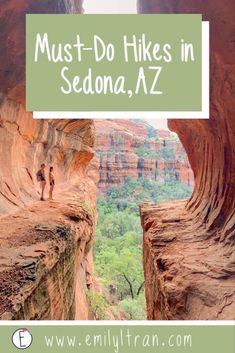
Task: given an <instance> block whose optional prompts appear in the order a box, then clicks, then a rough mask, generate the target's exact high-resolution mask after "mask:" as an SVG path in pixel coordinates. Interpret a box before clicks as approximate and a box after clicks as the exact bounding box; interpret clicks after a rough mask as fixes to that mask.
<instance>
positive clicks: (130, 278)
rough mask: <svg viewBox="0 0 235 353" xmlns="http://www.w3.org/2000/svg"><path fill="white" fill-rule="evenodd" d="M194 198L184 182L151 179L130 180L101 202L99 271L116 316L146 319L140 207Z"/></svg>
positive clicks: (97, 252)
mask: <svg viewBox="0 0 235 353" xmlns="http://www.w3.org/2000/svg"><path fill="white" fill-rule="evenodd" d="M190 194H191V188H190V187H188V186H187V185H186V184H183V183H180V182H171V181H170V182H167V183H165V184H161V185H159V184H157V183H156V182H155V181H153V180H149V179H144V178H140V179H138V180H134V179H132V178H127V179H126V181H125V184H124V185H123V187H122V188H120V189H117V188H110V189H109V190H108V192H107V195H106V196H102V197H100V198H99V199H98V211H99V219H98V225H97V233H96V243H95V249H94V256H95V269H96V272H97V275H98V276H99V277H101V278H102V280H103V285H104V286H105V288H106V292H107V293H108V294H107V295H108V296H109V295H111V296H112V299H113V301H114V303H116V304H113V305H112V306H111V307H112V310H111V311H112V312H115V313H116V314H115V316H117V317H118V315H117V311H118V310H119V311H120V312H122V313H124V315H125V317H126V318H127V319H130V320H134V319H135V320H142V319H145V317H146V313H145V301H144V288H143V287H144V286H143V284H144V283H143V281H144V276H143V266H142V229H141V226H140V217H139V204H140V203H141V202H142V201H143V200H149V201H152V202H154V203H158V202H160V201H163V200H175V199H181V198H185V197H188V196H189V195H190ZM110 286H111V287H112V289H113V291H112V293H110V290H109V288H110ZM109 309H110V304H109ZM98 316H100V314H98Z"/></svg>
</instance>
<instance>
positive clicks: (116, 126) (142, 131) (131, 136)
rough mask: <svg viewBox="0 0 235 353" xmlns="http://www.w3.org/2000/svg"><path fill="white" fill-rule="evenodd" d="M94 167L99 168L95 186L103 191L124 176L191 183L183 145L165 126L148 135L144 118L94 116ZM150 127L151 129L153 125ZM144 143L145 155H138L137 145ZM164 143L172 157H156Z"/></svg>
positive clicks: (120, 180) (148, 127)
mask: <svg viewBox="0 0 235 353" xmlns="http://www.w3.org/2000/svg"><path fill="white" fill-rule="evenodd" d="M95 128H96V151H97V157H96V168H97V165H98V168H99V180H98V186H99V189H100V191H104V192H106V191H107V190H108V188H110V187H121V186H122V185H123V184H124V183H125V181H126V180H127V178H128V177H129V178H133V179H135V180H138V179H139V178H147V179H149V180H153V181H155V182H156V183H160V184H161V183H165V182H167V181H169V180H174V181H181V182H183V183H185V184H187V185H189V186H193V183H194V178H193V172H192V170H191V168H190V165H189V162H188V160H187V157H186V154H185V152H184V149H183V148H182V145H181V143H180V142H179V140H178V139H177V138H175V136H172V135H171V134H170V132H169V131H167V130H155V131H154V133H155V134H156V136H157V137H154V138H153V139H149V138H148V134H149V132H148V129H153V128H152V127H151V126H150V125H148V123H147V122H145V121H140V120H139V121H132V120H120V119H119V120H118V119H116V120H103V121H102V120H96V121H95ZM153 130H154V129H153ZM143 146H146V151H147V152H146V156H139V155H138V149H139V148H141V147H143ZM165 146H167V147H168V148H169V149H171V151H173V153H174V159H170V160H164V159H162V158H160V157H159V158H158V157H157V153H159V155H160V154H161V153H162V151H163V148H164V147H165Z"/></svg>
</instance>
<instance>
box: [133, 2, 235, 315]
mask: <svg viewBox="0 0 235 353" xmlns="http://www.w3.org/2000/svg"><path fill="white" fill-rule="evenodd" d="M138 3H139V5H138V6H139V11H140V12H142V13H202V17H203V20H209V21H210V37H211V40H210V41H211V42H210V50H211V53H210V120H200V121H199V120H198V121H195V120H193V121H190V120H182V121H177V120H175V121H174V120H172V121H169V127H170V129H171V130H173V131H175V132H177V134H178V136H179V138H180V140H181V142H182V144H183V146H184V148H185V150H186V152H187V154H188V158H189V162H190V164H191V167H192V169H193V172H194V175H195V188H194V192H193V195H192V197H191V199H190V200H189V202H187V203H186V204H182V203H181V204H179V205H178V204H175V205H171V204H168V205H164V207H162V208H161V207H159V208H157V207H154V206H151V205H143V207H142V208H141V214H142V224H143V229H144V258H145V260H144V262H145V276H146V297H147V307H148V318H149V319H234V313H235V309H234V302H235V300H234V284H233V283H234V282H233V278H234V273H235V267H234V241H235V227H234V224H235V211H234V206H235V198H234V194H235V184H234V182H235V180H234V176H235V163H234V159H235V157H234V151H235V144H234V138H235V119H234V112H235V99H234V93H233V92H234V83H235V70H234V69H235V66H234V57H235V49H234V40H233V34H234V30H235V23H234V13H235V3H234V2H231V1H224V2H219V1H212V0H208V1H190V0H189V1H181V0H178V1H177V0H172V1H171V0H166V1H158V0H152V1H144V0H139V2H138Z"/></svg>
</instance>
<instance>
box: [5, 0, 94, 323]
mask: <svg viewBox="0 0 235 353" xmlns="http://www.w3.org/2000/svg"><path fill="white" fill-rule="evenodd" d="M81 4H82V1H75V0H59V1H54V0H53V1H52V0H46V1H41V2H39V1H36V2H35V1H33V0H27V1H17V0H8V1H5V0H3V1H1V8H0V22H1V31H0V47H1V53H0V67H1V70H0V90H1V92H0V164H1V168H0V282H1V283H0V318H2V319H30V320H31V319H54V320H56V319H75V318H76V319H88V302H87V300H86V290H87V286H88V285H89V286H90V285H91V283H90V278H91V275H92V255H91V249H92V244H93V238H94V233H95V224H96V205H95V204H96V200H95V194H96V185H95V170H93V171H92V172H90V171H89V170H88V167H89V164H90V162H91V160H92V158H93V156H94V148H93V147H94V143H95V133H94V125H93V122H92V121H91V120H71V121H70V120H53V121H50V120H41V121H39V120H34V119H33V117H32V114H31V113H27V112H26V111H25V108H24V105H25V89H24V88H25V62H24V58H25V48H24V43H25V33H24V28H25V14H26V13H65V12H81V11H82V10H81ZM41 163H45V164H46V166H47V171H46V175H48V169H49V166H50V165H53V167H54V171H55V180H56V187H55V199H56V201H54V202H49V201H46V202H40V201H38V200H39V185H38V182H37V181H36V172H37V171H38V169H39V166H40V164H41ZM47 193H48V186H47V190H46V194H47ZM88 278H89V280H88Z"/></svg>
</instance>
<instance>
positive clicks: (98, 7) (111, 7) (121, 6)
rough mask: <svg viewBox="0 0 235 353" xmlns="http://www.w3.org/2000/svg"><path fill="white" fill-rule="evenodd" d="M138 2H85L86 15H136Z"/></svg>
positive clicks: (116, 0) (121, 0)
mask: <svg viewBox="0 0 235 353" xmlns="http://www.w3.org/2000/svg"><path fill="white" fill-rule="evenodd" d="M136 4H137V0H84V4H83V7H84V9H85V13H97V14H98V13H103V14H105V13H116V14H121V13H124V14H125V13H136V12H137V7H136V6H137V5H136Z"/></svg>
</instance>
